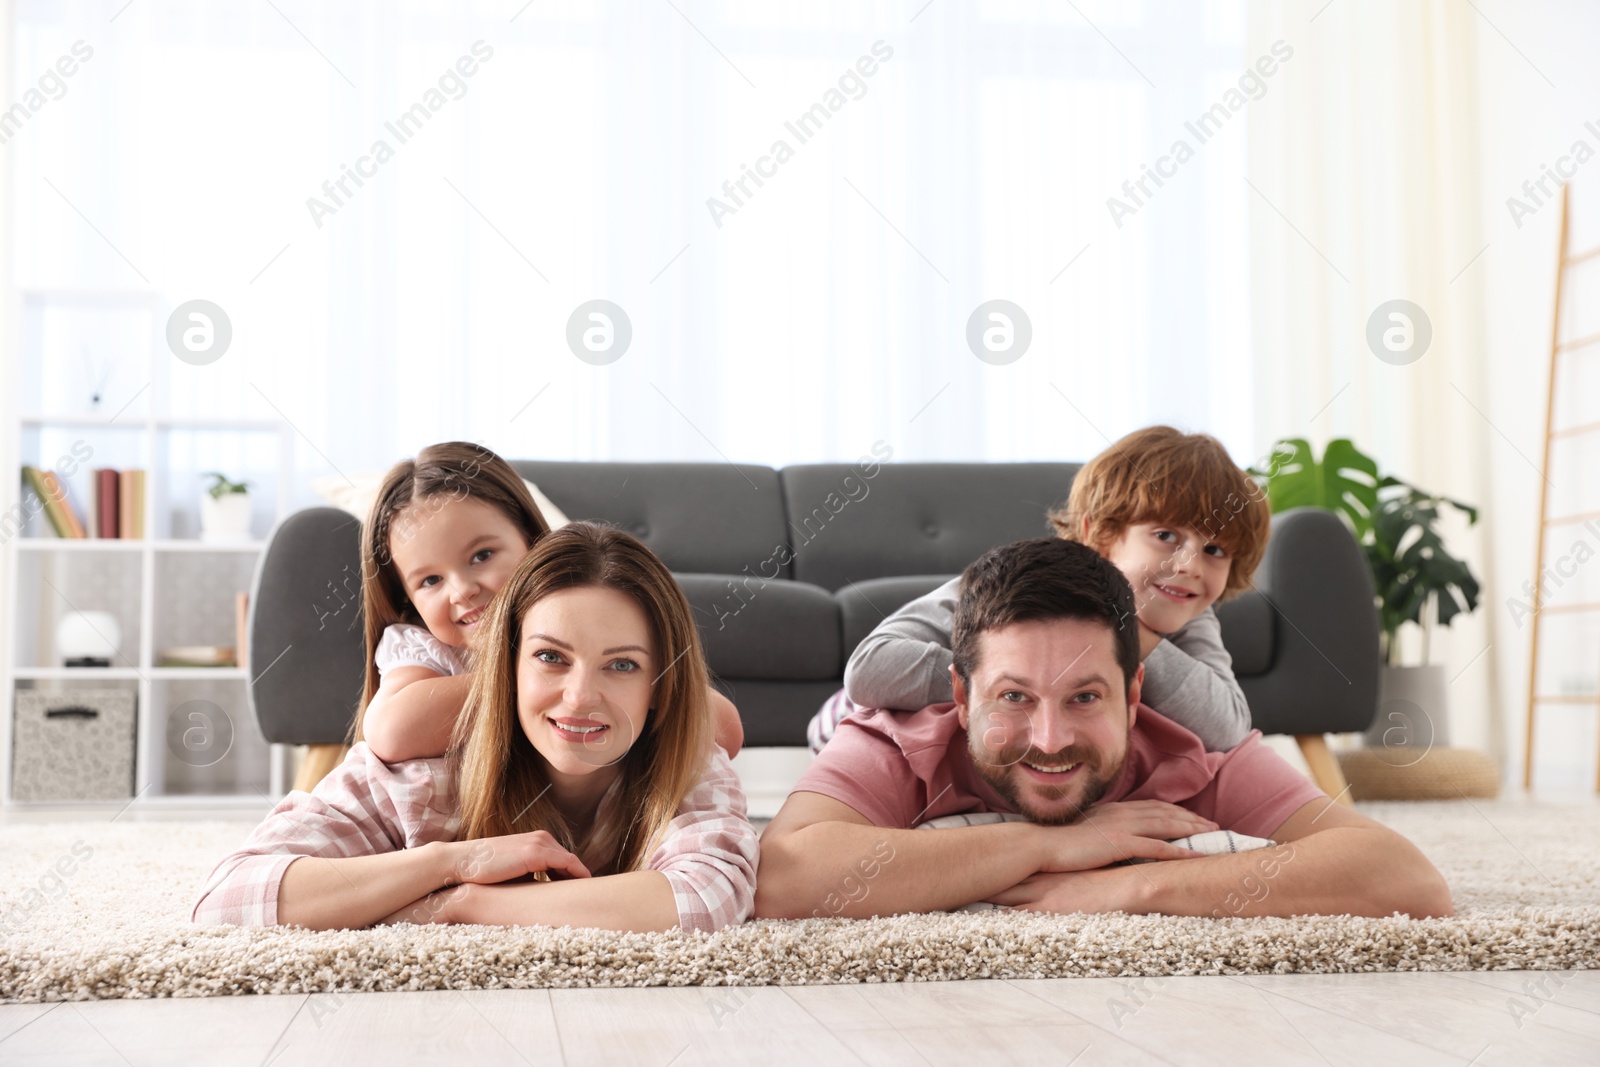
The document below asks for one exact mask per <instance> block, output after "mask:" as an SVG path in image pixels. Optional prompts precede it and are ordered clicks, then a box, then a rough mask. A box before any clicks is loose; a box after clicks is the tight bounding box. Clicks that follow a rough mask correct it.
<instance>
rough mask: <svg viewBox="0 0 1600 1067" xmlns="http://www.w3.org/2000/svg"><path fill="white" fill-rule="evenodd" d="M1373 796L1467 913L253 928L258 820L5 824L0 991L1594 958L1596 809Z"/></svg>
mask: <svg viewBox="0 0 1600 1067" xmlns="http://www.w3.org/2000/svg"><path fill="white" fill-rule="evenodd" d="M1361 810H1363V811H1365V812H1367V813H1368V814H1370V815H1372V816H1374V817H1375V818H1377V819H1379V820H1381V821H1382V822H1385V823H1387V824H1388V825H1390V826H1393V827H1394V828H1395V829H1397V830H1399V831H1400V832H1401V833H1403V834H1405V835H1406V836H1407V837H1409V838H1410V839H1411V840H1413V841H1415V842H1416V843H1417V844H1418V845H1419V846H1421V848H1422V849H1423V851H1424V852H1426V853H1427V854H1428V856H1429V858H1431V859H1432V860H1433V862H1434V863H1435V864H1437V865H1438V867H1439V868H1440V870H1441V871H1442V872H1443V873H1444V875H1445V877H1446V878H1447V879H1448V881H1449V883H1450V886H1451V889H1452V891H1453V893H1454V897H1455V905H1456V915H1455V916H1454V917H1453V918H1450V919H1426V920H1413V919H1407V918H1398V917H1395V918H1388V919H1362V918H1348V917H1335V916H1317V917H1308V918H1297V919H1225V920H1223V919H1193V918H1172V917H1166V916H1128V915H1121V914H1114V915H1070V916H1047V915H1029V914H1023V913H1017V912H1008V911H991V912H985V913H977V914H957V915H917V916H900V917H897V918H891V919H871V920H848V919H808V920H804V921H799V922H751V923H746V924H745V925H743V926H740V927H736V928H733V929H729V930H724V931H722V932H720V933H717V934H710V935H706V934H685V933H682V932H676V933H670V934H614V933H606V932H601V931H591V930H573V929H560V930H552V929H546V928H539V927H525V928H515V927H513V928H506V927H443V926H432V927H409V926H408V927H387V928H382V929H376V930H344V931H331V932H322V933H312V932H308V931H302V930H284V929H276V930H241V929H234V928H225V927H197V926H193V925H191V924H190V923H189V922H188V921H187V919H188V913H189V907H190V904H191V903H192V901H193V898H194V895H195V892H196V890H197V889H198V888H199V886H200V883H201V880H202V879H203V878H204V876H205V874H206V873H207V872H208V871H209V870H210V869H211V867H212V865H213V864H214V863H215V862H216V861H217V860H218V859H219V858H220V857H222V856H223V855H225V854H226V853H227V852H229V851H231V850H232V849H233V848H235V847H236V846H237V845H238V843H239V842H240V841H241V840H242V839H243V838H244V836H245V834H246V833H247V832H248V830H249V829H250V827H249V826H248V825H246V824H243V823H224V822H207V823H174V822H166V823H132V822H127V821H119V822H115V823H107V822H81V823H80V822H73V823H50V824H25V825H9V826H0V856H3V857H4V864H3V868H0V999H3V1000H5V1001H11V1002H16V1001H40V1000H62V999H77V1000H87V999H97V998H119V997H199V996H217V995H224V994H236V993H309V992H333V991H340V992H349V991H382V990H417V989H514V988H537V987H569V986H641V985H695V984H704V985H719V984H735V985H765V984H777V983H782V984H808V983H833V982H899V981H945V980H951V979H960V978H1047V977H1072V976H1080V975H1081V976H1090V975H1093V976H1108V975H1109V976H1139V975H1192V974H1266V973H1287V972H1296V971H1312V972H1353V971H1411V970H1506V969H1546V968H1548V969H1565V968H1569V967H1575V968H1595V967H1600V806H1596V805H1589V806H1581V807H1556V806H1550V805H1535V804H1520V803H1497V802H1493V801H1473V802H1471V803H1470V804H1469V803H1467V802H1464V801H1455V802H1434V803H1412V804H1403V803H1389V804H1364V805H1361ZM63 871H66V872H69V873H61V872H63Z"/></svg>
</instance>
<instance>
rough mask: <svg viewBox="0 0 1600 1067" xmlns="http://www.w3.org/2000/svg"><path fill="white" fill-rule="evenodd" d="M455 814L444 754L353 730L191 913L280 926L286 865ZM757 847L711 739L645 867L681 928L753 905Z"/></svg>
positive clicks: (443, 828) (733, 918)
mask: <svg viewBox="0 0 1600 1067" xmlns="http://www.w3.org/2000/svg"><path fill="white" fill-rule="evenodd" d="M391 629H392V628H391ZM424 632H426V631H424ZM621 781H622V780H621V779H620V778H619V779H618V780H617V782H616V783H615V784H614V785H613V786H612V788H611V790H610V791H609V792H608V793H607V794H606V795H605V797H604V798H602V800H601V802H600V804H601V816H602V817H604V814H605V808H606V805H608V804H610V803H613V802H614V801H615V799H616V797H617V796H619V795H620V785H621ZM460 825H461V818H460V812H459V806H458V804H457V800H456V793H455V787H454V783H453V782H452V781H451V780H450V770H449V766H448V761H447V760H446V759H445V758H444V757H442V756H440V757H436V758H433V759H418V760H406V761H404V762H401V763H394V764H389V763H384V762H383V761H382V760H380V759H378V757H376V756H374V755H373V754H372V750H371V749H370V748H368V747H367V744H366V742H364V741H363V742H359V743H357V744H356V745H355V746H353V747H352V748H351V749H350V754H349V755H348V756H347V757H346V758H345V761H344V762H343V763H342V764H340V765H339V766H338V767H337V768H336V769H335V770H334V771H333V772H332V773H331V774H329V775H328V776H327V777H326V778H324V779H323V780H322V781H321V782H320V783H318V785H317V787H316V789H315V790H313V791H312V792H310V793H305V792H301V791H298V790H297V791H295V792H292V793H290V794H289V795H288V796H286V797H284V798H283V800H281V801H279V802H278V806H277V807H275V808H273V809H272V811H271V812H270V813H269V814H268V815H267V817H266V818H265V819H264V820H262V822H261V825H260V826H258V827H256V829H255V831H254V832H253V833H251V835H250V837H249V838H248V839H247V840H246V841H245V843H244V845H243V846H242V847H240V848H239V850H238V851H236V852H234V853H233V854H232V855H231V856H228V857H227V858H225V859H224V860H223V861H222V862H221V863H219V864H217V866H216V868H215V869H214V870H213V871H212V872H211V875H210V876H209V877H208V878H207V879H206V883H205V888H204V889H203V890H202V891H201V893H200V899H199V900H197V901H196V902H195V905H194V910H193V912H192V913H191V916H190V918H191V919H192V920H193V921H194V922H198V923H228V924H232V925H235V926H275V925H277V924H278V888H279V886H280V885H282V883H283V874H284V872H285V871H286V870H288V869H289V866H290V864H292V863H294V862H295V861H296V860H298V859H300V858H301V857H304V856H321V857H325V858H343V857H350V856H373V855H379V854H383V853H388V852H397V851H399V850H400V849H403V848H416V847H418V846H419V845H425V844H428V843H429V842H431V841H454V840H456V835H457V833H458V831H459V829H460ZM758 847H759V846H758V841H757V834H756V831H755V828H754V827H753V826H751V825H750V820H749V818H748V817H747V816H746V808H745V796H744V790H743V789H742V788H741V786H740V784H739V776H738V774H736V773H735V772H734V769H733V765H732V763H730V762H729V760H728V756H727V754H726V753H725V752H723V750H722V749H721V748H717V749H715V750H714V752H713V754H712V756H711V757H710V758H709V759H708V760H707V763H706V769H705V773H704V774H703V775H702V777H701V778H700V781H699V782H698V783H696V784H695V786H694V788H693V789H691V790H690V791H689V792H688V794H687V795H685V796H684V798H683V803H682V804H680V805H679V807H678V813H677V817H676V818H674V819H673V820H672V821H671V822H670V823H668V824H667V829H666V833H665V834H664V836H663V837H662V840H661V843H660V845H659V846H658V847H657V848H656V850H655V851H654V852H652V853H651V854H650V857H649V859H648V860H647V861H646V863H645V867H646V869H648V870H652V871H660V872H661V873H662V874H664V875H666V877H667V881H668V882H669V883H670V884H671V886H672V894H673V897H674V899H675V900H676V902H677V907H678V923H679V925H680V926H682V927H683V929H685V930H705V931H712V930H719V929H721V928H722V927H724V926H730V925H733V924H735V923H740V922H743V921H744V920H745V919H747V918H749V917H750V915H751V913H752V912H753V911H754V909H755V886H756V863H757V856H758V854H759V853H758Z"/></svg>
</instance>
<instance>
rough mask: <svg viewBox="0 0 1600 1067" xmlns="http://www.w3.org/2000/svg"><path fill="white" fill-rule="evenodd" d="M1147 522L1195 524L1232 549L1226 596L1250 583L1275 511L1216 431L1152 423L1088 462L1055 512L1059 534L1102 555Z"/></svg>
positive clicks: (1189, 526) (1052, 519) (1052, 515)
mask: <svg viewBox="0 0 1600 1067" xmlns="http://www.w3.org/2000/svg"><path fill="white" fill-rule="evenodd" d="M1085 519H1087V520H1088V528H1087V530H1085V528H1084V520H1085ZM1141 522H1153V523H1161V524H1164V525H1171V526H1175V527H1179V528H1184V529H1192V530H1196V531H1198V532H1199V533H1200V535H1201V536H1202V537H1205V538H1207V539H1209V540H1212V541H1215V542H1216V543H1217V544H1219V545H1221V546H1222V547H1223V548H1225V549H1227V550H1228V553H1229V555H1230V556H1231V557H1232V558H1233V565H1232V566H1231V567H1230V568H1229V569H1228V581H1227V584H1226V585H1225V586H1223V589H1222V595H1221V596H1220V597H1219V598H1218V600H1219V601H1220V600H1227V599H1229V598H1230V597H1233V596H1235V595H1237V594H1238V593H1240V592H1242V591H1243V590H1244V589H1245V588H1246V587H1248V586H1249V585H1250V580H1251V578H1252V577H1253V576H1254V575H1255V571H1256V567H1257V565H1259V564H1260V562H1261V556H1262V553H1264V552H1265V551H1266V548H1267V537H1268V535H1269V534H1270V533H1271V531H1272V509H1271V508H1270V507H1269V506H1268V504H1267V498H1266V492H1265V490H1263V489H1262V488H1261V486H1260V485H1259V484H1258V483H1257V482H1256V480H1255V479H1254V478H1252V477H1251V476H1250V475H1249V474H1247V473H1245V472H1244V471H1243V470H1241V469H1240V468H1239V467H1238V465H1237V464H1235V463H1234V462H1233V460H1232V458H1230V457H1229V455H1228V450H1227V449H1226V448H1224V447H1222V442H1221V441H1218V440H1217V439H1216V438H1215V437H1212V436H1210V435H1209V434H1203V433H1193V434H1186V433H1183V432H1182V431H1179V430H1175V429H1173V428H1172V427H1171V426H1147V427H1145V428H1144V429H1142V430H1135V431H1134V432H1133V433H1130V434H1128V435H1127V436H1126V437H1124V438H1122V440H1120V441H1118V442H1117V443H1116V444H1114V445H1112V446H1111V447H1110V448H1108V449H1106V450H1105V451H1104V452H1101V453H1100V454H1099V455H1098V456H1095V457H1094V458H1093V459H1091V460H1090V461H1089V462H1088V463H1085V464H1084V465H1083V467H1082V468H1081V469H1080V470H1079V471H1078V474H1077V476H1076V477H1075V478H1073V479H1072V490H1071V493H1070V494H1069V495H1068V497H1067V502H1066V504H1065V505H1064V506H1062V507H1058V508H1055V509H1054V510H1052V511H1051V512H1050V524H1051V525H1052V526H1054V527H1055V528H1056V533H1057V534H1058V535H1059V536H1061V537H1064V538H1066V539H1067V540H1069V541H1081V542H1083V543H1084V544H1087V545H1088V546H1089V547H1091V548H1093V549H1094V550H1095V551H1097V552H1102V553H1103V552H1104V551H1105V550H1106V548H1107V547H1108V546H1109V545H1110V544H1111V543H1112V542H1113V541H1115V540H1116V539H1117V538H1119V537H1121V536H1122V534H1123V531H1125V530H1126V529H1127V528H1128V527H1129V526H1132V525H1134V524H1135V523H1141Z"/></svg>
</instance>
